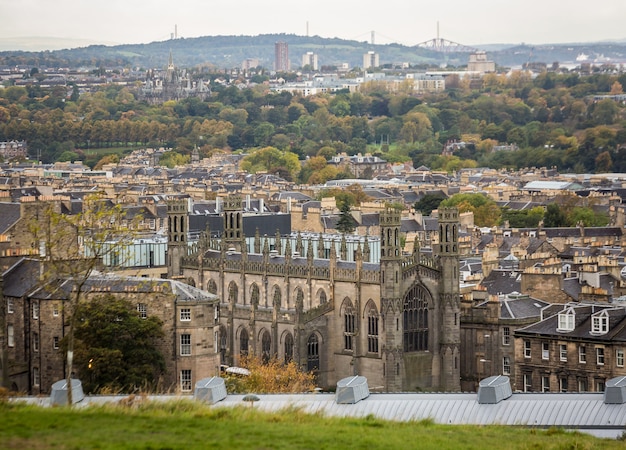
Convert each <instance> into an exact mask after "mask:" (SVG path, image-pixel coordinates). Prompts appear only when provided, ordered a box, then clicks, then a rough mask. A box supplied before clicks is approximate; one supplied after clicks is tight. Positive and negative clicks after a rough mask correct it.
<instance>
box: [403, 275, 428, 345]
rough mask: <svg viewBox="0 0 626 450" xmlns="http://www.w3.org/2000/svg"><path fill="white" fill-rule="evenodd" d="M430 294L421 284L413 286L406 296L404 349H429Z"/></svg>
mask: <svg viewBox="0 0 626 450" xmlns="http://www.w3.org/2000/svg"><path fill="white" fill-rule="evenodd" d="M429 299H430V295H429V294H428V292H427V291H426V290H425V289H424V288H423V287H421V286H417V285H416V286H413V287H412V288H411V290H410V291H409V292H408V293H407V295H406V297H405V298H404V312H403V325H404V351H405V352H419V351H425V350H428V301H429Z"/></svg>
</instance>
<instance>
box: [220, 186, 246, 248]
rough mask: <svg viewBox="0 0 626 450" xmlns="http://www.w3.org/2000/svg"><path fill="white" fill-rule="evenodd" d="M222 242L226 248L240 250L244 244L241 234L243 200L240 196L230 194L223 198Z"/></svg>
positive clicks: (243, 237)
mask: <svg viewBox="0 0 626 450" xmlns="http://www.w3.org/2000/svg"><path fill="white" fill-rule="evenodd" d="M222 243H223V245H225V246H226V249H227V250H228V249H229V248H234V249H235V251H238V252H241V251H242V249H243V247H244V245H245V236H244V235H243V202H242V200H241V197H237V196H232V197H230V196H229V197H226V198H225V199H224V234H223V236H222Z"/></svg>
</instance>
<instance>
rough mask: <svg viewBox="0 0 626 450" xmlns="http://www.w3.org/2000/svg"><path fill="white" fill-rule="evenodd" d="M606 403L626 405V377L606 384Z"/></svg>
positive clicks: (614, 379)
mask: <svg viewBox="0 0 626 450" xmlns="http://www.w3.org/2000/svg"><path fill="white" fill-rule="evenodd" d="M604 403H606V404H623V403H626V377H616V378H611V379H610V380H608V381H607V382H606V386H605V390H604Z"/></svg>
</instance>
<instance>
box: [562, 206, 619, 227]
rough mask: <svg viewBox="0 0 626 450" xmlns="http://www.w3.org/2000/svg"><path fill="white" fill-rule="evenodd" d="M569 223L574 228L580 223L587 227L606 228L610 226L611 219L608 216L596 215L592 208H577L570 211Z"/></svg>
mask: <svg viewBox="0 0 626 450" xmlns="http://www.w3.org/2000/svg"><path fill="white" fill-rule="evenodd" d="M567 221H568V225H569V226H572V227H574V226H577V225H578V224H580V223H582V224H583V225H584V226H586V227H604V226H606V225H608V223H609V217H608V216H607V215H606V214H601V213H596V212H595V211H594V210H593V209H591V208H586V207H581V206H577V207H574V208H572V209H571V210H570V212H569V214H568V215H567Z"/></svg>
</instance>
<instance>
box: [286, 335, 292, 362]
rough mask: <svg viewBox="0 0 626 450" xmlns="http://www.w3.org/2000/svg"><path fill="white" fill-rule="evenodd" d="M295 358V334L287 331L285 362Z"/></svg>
mask: <svg viewBox="0 0 626 450" xmlns="http://www.w3.org/2000/svg"><path fill="white" fill-rule="evenodd" d="M292 360H293V335H292V334H291V333H287V335H286V336H285V364H287V363H289V362H291V361H292Z"/></svg>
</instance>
